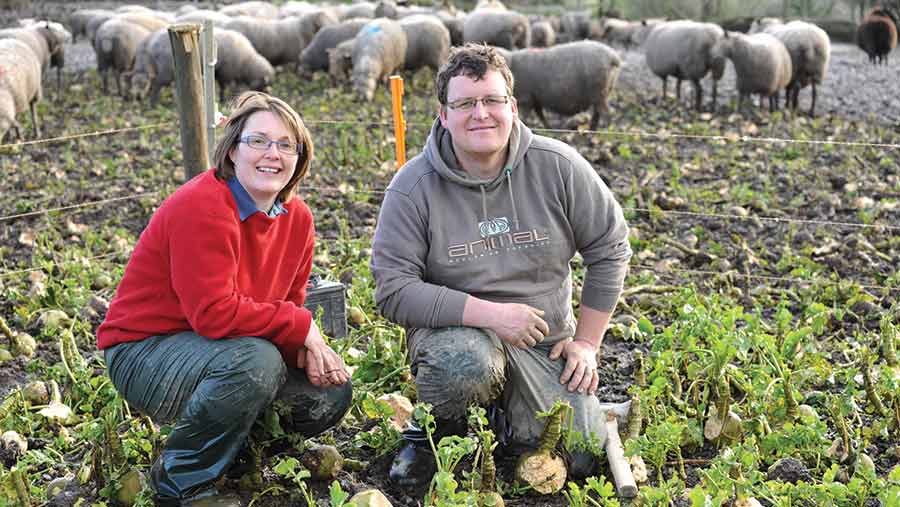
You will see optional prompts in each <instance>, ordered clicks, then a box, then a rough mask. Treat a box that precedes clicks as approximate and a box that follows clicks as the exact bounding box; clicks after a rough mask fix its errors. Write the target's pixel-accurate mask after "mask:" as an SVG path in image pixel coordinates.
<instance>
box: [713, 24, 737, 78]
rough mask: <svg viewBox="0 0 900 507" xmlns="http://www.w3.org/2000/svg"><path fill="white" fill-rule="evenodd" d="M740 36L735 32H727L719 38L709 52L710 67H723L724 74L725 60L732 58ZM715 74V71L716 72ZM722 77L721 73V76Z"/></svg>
mask: <svg viewBox="0 0 900 507" xmlns="http://www.w3.org/2000/svg"><path fill="white" fill-rule="evenodd" d="M737 37H738V34H737V33H735V32H725V35H724V36H722V37H719V38H718V39H717V40H716V41H715V42H714V43H713V45H712V48H710V50H709V58H710V60H711V61H710V65H711V66H712V67H713V69H716V68H717V66H721V68H722V72H724V71H725V60H726V59H728V58H731V52H732V51H733V50H734V41H735V40H736V39H737ZM714 72H715V70H714ZM719 77H721V73H720V75H719Z"/></svg>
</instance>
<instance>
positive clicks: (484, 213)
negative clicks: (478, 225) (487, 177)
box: [478, 185, 488, 222]
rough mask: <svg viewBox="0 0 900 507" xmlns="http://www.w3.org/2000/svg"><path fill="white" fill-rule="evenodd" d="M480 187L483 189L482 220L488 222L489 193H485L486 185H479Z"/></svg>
mask: <svg viewBox="0 0 900 507" xmlns="http://www.w3.org/2000/svg"><path fill="white" fill-rule="evenodd" d="M478 188H480V189H481V215H482V217H483V218H482V220H484V221H485V222H487V219H488V217H487V194H485V193H484V185H478Z"/></svg>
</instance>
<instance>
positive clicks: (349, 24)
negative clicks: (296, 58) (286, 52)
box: [300, 18, 371, 72]
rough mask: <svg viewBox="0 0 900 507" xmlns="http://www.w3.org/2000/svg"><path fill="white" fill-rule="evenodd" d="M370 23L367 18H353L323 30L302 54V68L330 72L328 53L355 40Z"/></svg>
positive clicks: (310, 70) (309, 70)
mask: <svg viewBox="0 0 900 507" xmlns="http://www.w3.org/2000/svg"><path fill="white" fill-rule="evenodd" d="M369 21H371V20H370V19H367V18H353V19H348V20H345V21H341V22H340V23H338V24H336V25H329V26H326V27H324V28H322V29H321V30H319V32H318V33H317V34H316V36H315V37H313V39H312V41H310V43H309V45H307V46H306V48H305V49H303V51H302V52H301V53H300V67H301V68H303V69H304V70H306V71H308V72H315V71H317V70H329V56H328V51H329V50H330V49H334V48H335V47H337V46H338V45H339V44H340V43H342V42H345V41H348V40H351V39H353V37H355V36H356V33H357V32H359V30H360V28H362V27H363V26H365V24H366V23H368V22H369ZM329 72H330V71H329Z"/></svg>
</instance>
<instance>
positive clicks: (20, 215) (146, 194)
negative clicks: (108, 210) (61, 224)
mask: <svg viewBox="0 0 900 507" xmlns="http://www.w3.org/2000/svg"><path fill="white" fill-rule="evenodd" d="M159 193H160V191H155V192H144V193H142V194H132V195H123V196H119V197H110V198H109V199H101V200H99V201H90V202H84V203H79V204H72V205H69V206H59V207H56V208H47V209H45V210H40V211H29V212H26V213H18V214H15V215H8V216H5V217H0V222H7V221H10V220H16V219H18V218H25V217H33V216H37V215H45V214H47V213H52V212H55V211H70V210H74V209H78V208H90V207H93V206H99V205H101V204H107V203H111V202H117V201H126V200H129V199H139V198H141V197H151V196H155V195H158V194H159Z"/></svg>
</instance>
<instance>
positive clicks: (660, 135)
mask: <svg viewBox="0 0 900 507" xmlns="http://www.w3.org/2000/svg"><path fill="white" fill-rule="evenodd" d="M304 123H305V124H307V125H360V126H365V127H373V126H385V127H390V126H393V123H392V122H388V121H361V120H344V119H337V120H304ZM169 125H172V126H174V125H175V123H174V122H164V123H157V124H153V125H140V126H137V127H126V128H119V129H109V130H101V131H96V132H85V133H81V134H72V135H68V136H60V137H53V138H48V139H36V140H33V141H22V142H18V143H13V144H3V145H0V149H3V148H14V147H20V146H31V145H37V144H47V143H55V142H61V141H69V140H72V139H79V138H85V137H96V136H102V135H112V134H118V133H122V132H129V131H134V130H146V129H154V128H160V127H163V126H169ZM406 126H407V127H422V128H431V124H430V123H419V122H412V123H410V122H407V123H406ZM532 130H533V131H534V132H537V133H543V134H579V135H591V136H607V137H643V138H654V139H662V140H666V139H694V140H702V141H724V142H728V143H746V144H751V143H752V144H760V143H765V144H807V145H831V146H847V147H860V148H882V149H891V150H896V149H900V144H896V143H882V142H875V143H872V142H861V141H841V140H836V139H793V138H782V137H754V136H748V135H741V134H737V133H726V134H688V133H684V132H649V131H645V130H631V131H626V130H612V129H605V130H580V129H552V128H550V129H548V128H534V129H532Z"/></svg>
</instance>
